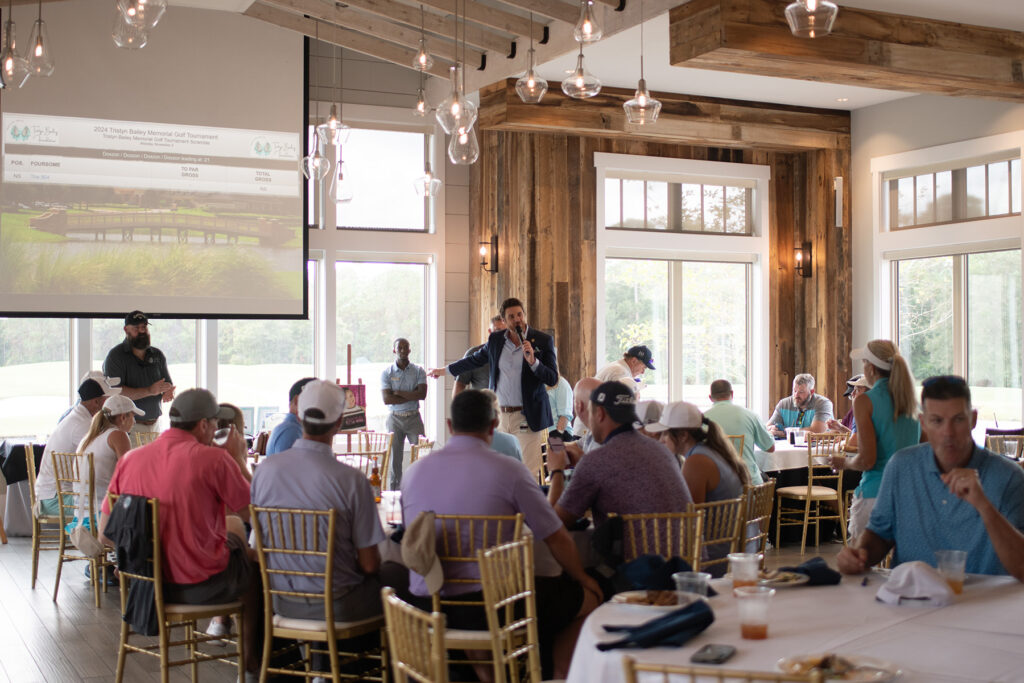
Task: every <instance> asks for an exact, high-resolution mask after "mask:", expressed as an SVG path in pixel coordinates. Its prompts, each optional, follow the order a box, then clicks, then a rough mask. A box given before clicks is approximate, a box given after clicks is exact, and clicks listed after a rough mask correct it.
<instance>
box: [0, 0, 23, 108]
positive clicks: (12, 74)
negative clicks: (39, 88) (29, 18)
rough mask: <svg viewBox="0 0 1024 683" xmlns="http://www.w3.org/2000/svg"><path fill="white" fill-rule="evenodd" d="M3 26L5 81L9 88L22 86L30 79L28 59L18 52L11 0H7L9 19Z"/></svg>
mask: <svg viewBox="0 0 1024 683" xmlns="http://www.w3.org/2000/svg"><path fill="white" fill-rule="evenodd" d="M3 27H4V35H3V54H2V55H0V71H3V79H4V83H5V84H6V86H7V87H8V88H20V87H21V86H23V85H25V82H26V81H27V80H28V76H29V73H28V60H26V59H25V58H24V57H22V56H20V55H19V54H18V47H17V43H16V41H15V33H16V29H15V26H14V15H13V14H12V12H11V0H7V21H6V22H4V24H3Z"/></svg>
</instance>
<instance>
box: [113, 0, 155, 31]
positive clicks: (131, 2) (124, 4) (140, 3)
mask: <svg viewBox="0 0 1024 683" xmlns="http://www.w3.org/2000/svg"><path fill="white" fill-rule="evenodd" d="M117 10H118V12H120V13H121V16H122V17H123V18H124V21H125V23H127V24H131V25H132V26H134V27H135V28H138V29H142V30H143V31H149V30H152V29H153V28H156V25H157V24H158V23H159V22H160V19H161V18H162V17H163V16H164V12H166V11H167V0H117Z"/></svg>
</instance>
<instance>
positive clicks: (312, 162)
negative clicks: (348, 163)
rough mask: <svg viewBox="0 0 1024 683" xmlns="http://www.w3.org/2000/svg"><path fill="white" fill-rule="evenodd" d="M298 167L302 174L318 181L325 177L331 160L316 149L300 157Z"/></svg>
mask: <svg viewBox="0 0 1024 683" xmlns="http://www.w3.org/2000/svg"><path fill="white" fill-rule="evenodd" d="M299 168H300V169H301V170H302V175H304V176H306V177H307V178H308V179H310V180H317V181H319V180H323V179H324V178H326V177H327V174H328V173H330V172H331V160H330V159H328V158H327V157H325V156H324V155H323V154H321V153H320V150H319V149H317V150H314V151H313V153H312V154H310V155H309V156H305V157H302V161H300V162H299Z"/></svg>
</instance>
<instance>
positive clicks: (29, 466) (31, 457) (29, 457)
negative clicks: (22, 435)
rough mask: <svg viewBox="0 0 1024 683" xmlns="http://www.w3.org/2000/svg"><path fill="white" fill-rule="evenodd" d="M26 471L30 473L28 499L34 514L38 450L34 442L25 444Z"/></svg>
mask: <svg viewBox="0 0 1024 683" xmlns="http://www.w3.org/2000/svg"><path fill="white" fill-rule="evenodd" d="M25 472H27V473H28V500H29V504H30V505H31V506H32V514H33V515H35V513H36V452H35V447H34V446H33V445H32V442H31V441H29V442H28V443H26V444H25Z"/></svg>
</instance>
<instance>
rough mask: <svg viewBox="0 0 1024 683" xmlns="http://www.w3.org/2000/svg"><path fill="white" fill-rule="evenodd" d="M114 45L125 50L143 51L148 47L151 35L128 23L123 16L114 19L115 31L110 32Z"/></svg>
mask: <svg viewBox="0 0 1024 683" xmlns="http://www.w3.org/2000/svg"><path fill="white" fill-rule="evenodd" d="M110 37H111V38H113V40H114V45H116V46H117V47H120V48H124V49H125V50H141V49H142V48H144V47H146V42H147V41H148V40H149V34H148V33H147V32H146V31H144V30H143V29H141V28H139V27H138V26H134V25H132V24H129V23H128V22H126V21H125V20H124V19H123V18H122V17H121V15H120V14H119V15H117V17H116V18H115V19H114V30H113V31H111V32H110Z"/></svg>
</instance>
